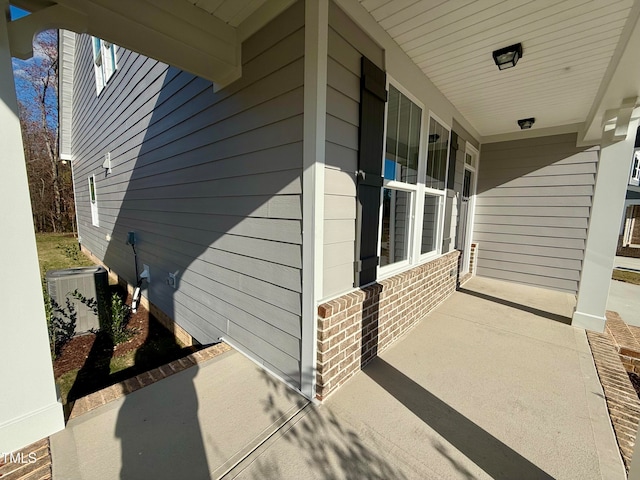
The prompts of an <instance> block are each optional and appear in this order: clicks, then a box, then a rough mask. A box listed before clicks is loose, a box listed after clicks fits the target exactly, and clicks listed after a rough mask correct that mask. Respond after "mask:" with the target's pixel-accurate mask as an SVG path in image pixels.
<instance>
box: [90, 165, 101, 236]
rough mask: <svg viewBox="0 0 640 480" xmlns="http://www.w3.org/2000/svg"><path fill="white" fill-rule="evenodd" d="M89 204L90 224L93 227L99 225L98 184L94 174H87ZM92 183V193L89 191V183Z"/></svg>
mask: <svg viewBox="0 0 640 480" xmlns="http://www.w3.org/2000/svg"><path fill="white" fill-rule="evenodd" d="M88 180H89V205H90V207H91V224H92V225H93V226H94V227H99V226H100V216H99V215H98V185H97V183H96V176H95V175H91V176H89V179H88ZM92 184H93V194H92V193H91V185H92Z"/></svg>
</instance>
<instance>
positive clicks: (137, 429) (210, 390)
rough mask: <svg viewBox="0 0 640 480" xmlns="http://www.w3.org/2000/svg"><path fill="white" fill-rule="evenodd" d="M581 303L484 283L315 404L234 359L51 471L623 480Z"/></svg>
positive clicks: (59, 449)
mask: <svg viewBox="0 0 640 480" xmlns="http://www.w3.org/2000/svg"><path fill="white" fill-rule="evenodd" d="M572 301H573V300H572V297H571V296H569V295H567V294H562V293H558V292H550V291H547V290H540V289H536V288H532V287H526V286H521V285H514V284H509V283H503V282H498V281H493V280H488V279H482V278H474V279H472V280H470V281H469V282H467V283H466V284H465V285H464V286H463V288H462V289H461V290H460V291H459V292H456V293H455V294H454V295H453V296H451V297H450V298H449V299H448V300H446V301H445V302H444V303H443V304H442V305H441V306H440V307H439V308H438V309H436V311H435V312H433V313H432V314H430V315H429V316H427V317H426V318H425V319H424V320H423V321H422V322H421V323H420V324H419V325H417V326H416V327H415V328H413V329H412V330H411V331H409V332H408V333H407V334H406V335H405V336H404V337H402V338H401V339H399V340H398V341H397V342H396V343H395V344H394V345H393V346H392V347H391V348H389V349H388V350H386V351H385V352H384V353H382V354H381V355H380V357H379V358H377V359H375V360H374V361H373V362H372V363H371V364H370V365H368V366H367V367H366V368H365V369H364V371H363V372H360V373H359V374H358V375H356V376H355V377H354V378H353V379H352V380H350V381H349V382H348V383H347V384H346V385H344V386H343V387H342V388H341V389H340V390H338V391H337V392H336V393H335V394H334V395H332V396H331V397H329V399H328V400H326V401H325V403H324V404H323V405H322V406H319V407H318V406H314V405H311V404H308V403H307V402H306V401H304V400H303V399H302V398H301V397H299V396H298V395H297V394H295V393H293V392H292V391H290V390H288V389H286V388H285V387H284V386H282V385H281V384H279V383H277V382H274V381H272V379H271V378H270V377H269V376H267V375H265V374H263V373H262V372H261V371H259V370H258V369H257V367H256V366H254V365H253V364H252V363H251V362H249V361H248V360H247V359H246V358H244V357H243V356H241V355H240V354H238V353H235V352H229V353H228V354H224V355H222V356H221V357H218V359H214V360H212V361H210V362H208V363H205V364H203V365H201V366H200V367H199V370H198V371H197V375H195V377H194V373H193V372H192V373H189V371H188V370H187V371H184V372H181V373H179V374H176V375H174V376H173V377H170V378H167V379H165V380H162V381H160V382H158V383H156V384H154V385H152V386H150V387H147V388H145V389H142V390H140V391H138V392H135V393H133V394H130V395H128V396H127V397H125V399H124V400H123V401H116V402H112V403H111V404H108V405H106V406H104V407H100V408H99V409H97V410H95V411H93V412H91V413H89V414H87V415H83V416H82V417H79V418H77V419H74V420H72V421H71V422H69V424H68V426H67V429H66V430H65V431H64V432H61V433H60V434H57V435H55V436H53V437H52V439H51V445H52V453H53V472H54V478H58V479H64V478H77V479H80V478H83V479H88V478H101V479H109V478H158V479H160V478H193V479H196V478H209V475H210V474H212V473H213V475H211V477H212V478H217V477H218V475H219V474H221V473H223V472H225V471H227V470H228V468H229V467H233V465H234V464H235V467H233V468H232V469H231V470H230V471H228V473H227V474H226V478H261V479H264V478H278V479H280V478H292V479H293V478H295V479H299V478H305V479H307V478H318V479H325V478H367V479H391V478H394V479H403V478H406V479H412V478H416V479H418V478H419V479H425V478H427V479H428V478H433V479H446V478H504V479H513V478H518V479H523V478H538V479H539V478H558V479H563V478H564V479H574V478H576V479H577V478H580V479H596V478H607V479H624V478H625V477H626V475H625V473H624V470H623V464H622V460H621V458H620V454H619V452H618V448H617V444H616V440H615V438H614V435H613V431H612V427H611V423H610V420H609V416H608V413H607V408H606V405H605V400H604V395H603V391H602V388H601V386H600V383H599V381H598V376H597V374H596V370H595V367H594V364H593V359H592V356H591V352H590V350H589V346H588V343H587V339H586V335H585V332H584V331H581V330H578V329H574V328H573V327H571V326H569V325H567V323H568V322H569V318H568V317H569V316H570V314H571V311H572V307H573V304H572ZM183 375H184V378H182V377H181V376H183ZM172 379H173V380H172ZM194 385H195V388H194ZM185 396H186V397H187V400H184V398H183V397H185ZM176 410H178V412H180V411H183V412H185V413H182V414H178V413H176ZM285 420H286V421H285ZM141 452H142V453H141ZM147 455H149V457H146V456H147ZM163 466H164V467H163ZM169 466H170V467H172V468H168V467H169ZM178 466H179V467H178ZM176 468H179V469H180V470H179V471H181V472H182V475H179V476H178V477H176V476H175V472H176ZM70 475H71V476H70Z"/></svg>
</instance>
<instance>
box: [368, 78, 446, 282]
mask: <svg viewBox="0 0 640 480" xmlns="http://www.w3.org/2000/svg"><path fill="white" fill-rule="evenodd" d="M422 116H423V111H422V108H421V107H419V106H418V105H417V104H416V102H414V101H412V100H411V99H410V98H409V97H408V96H407V95H405V94H404V93H402V92H401V91H400V90H399V89H398V88H396V87H395V86H394V85H389V97H388V102H387V118H386V138H385V150H384V151H385V155H384V159H383V176H384V186H383V188H382V205H381V216H380V270H381V272H382V273H383V274H384V273H385V272H390V271H393V270H395V269H397V268H402V267H404V266H406V265H410V264H414V263H417V262H418V261H419V260H421V259H425V258H428V257H429V256H430V255H434V254H437V253H439V245H440V244H441V237H442V223H443V222H442V220H443V212H444V203H445V182H446V178H447V164H448V155H449V130H448V128H447V127H445V126H443V125H442V124H441V123H440V122H438V121H436V120H435V119H434V118H431V120H430V122H429V130H428V132H429V133H428V143H427V148H426V150H427V152H426V158H424V157H425V155H424V153H423V150H424V148H421V139H422V138H423V136H422V125H423V120H422Z"/></svg>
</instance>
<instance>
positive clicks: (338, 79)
mask: <svg viewBox="0 0 640 480" xmlns="http://www.w3.org/2000/svg"><path fill="white" fill-rule="evenodd" d="M328 43H329V44H328V59H327V120H326V153H325V157H326V160H325V161H326V163H325V195H324V256H323V257H324V268H323V278H324V281H323V297H324V298H328V297H331V296H335V295H337V294H339V293H342V292H345V291H348V290H350V289H352V288H353V280H354V272H353V262H354V253H355V226H356V223H355V220H356V182H355V172H356V170H357V167H358V127H359V102H360V59H361V57H362V56H363V55H364V56H366V57H367V58H369V60H371V61H372V62H374V63H375V64H376V65H378V66H379V67H380V68H383V66H384V65H383V51H382V50H381V49H380V47H379V46H377V45H376V44H375V43H374V42H373V41H372V40H371V39H370V38H369V37H368V36H367V35H366V34H365V33H364V32H363V31H362V30H361V29H360V28H359V27H358V26H356V25H355V24H354V23H353V22H352V21H351V20H350V19H349V18H348V17H347V16H346V14H345V13H344V12H342V10H340V9H339V8H338V7H337V6H336V5H335V4H334V3H333V2H330V3H329V39H328ZM380 161H381V162H382V159H380Z"/></svg>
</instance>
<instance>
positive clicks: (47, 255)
mask: <svg viewBox="0 0 640 480" xmlns="http://www.w3.org/2000/svg"><path fill="white" fill-rule="evenodd" d="M36 246H37V247H38V260H39V261H40V277H41V278H42V279H44V276H45V274H46V273H47V271H48V270H61V269H63V268H73V267H90V266H91V265H95V264H94V263H93V262H92V261H91V260H89V259H88V258H87V257H86V256H85V255H84V254H83V253H82V252H81V251H80V249H79V248H78V239H77V238H76V237H75V235H73V234H70V233H36Z"/></svg>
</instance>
